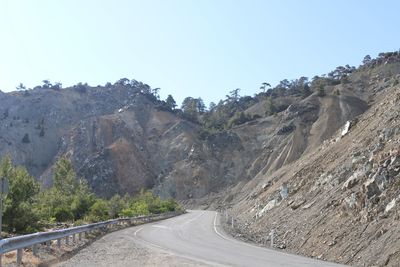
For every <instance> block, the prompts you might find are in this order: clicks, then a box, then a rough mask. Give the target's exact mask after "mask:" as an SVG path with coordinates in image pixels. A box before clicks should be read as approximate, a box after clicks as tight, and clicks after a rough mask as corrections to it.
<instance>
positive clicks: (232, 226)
mask: <svg viewBox="0 0 400 267" xmlns="http://www.w3.org/2000/svg"><path fill="white" fill-rule="evenodd" d="M231 218H232V220H231V223H232V228H233V216H232V217H231Z"/></svg>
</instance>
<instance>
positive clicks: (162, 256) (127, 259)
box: [57, 211, 340, 267]
mask: <svg viewBox="0 0 400 267" xmlns="http://www.w3.org/2000/svg"><path fill="white" fill-rule="evenodd" d="M57 266H62V267H71V266H74V267H76V266H96V267H101V266H142V267H143V266H179V267H181V266H186V267H204V266H252V267H257V266H263V267H265V266H267V267H268V266H273V267H275V266H304V267H306V266H307V267H315V266H340V265H338V264H334V263H329V262H324V261H318V260H314V259H309V258H305V257H301V256H296V255H292V254H287V253H284V252H281V251H277V250H271V249H267V248H262V247H258V246H255V245H251V244H247V243H244V242H242V241H238V240H235V239H233V238H232V237H229V236H228V235H226V234H225V233H224V232H223V231H222V228H221V227H220V224H219V216H218V215H217V213H216V212H213V211H190V212H189V213H187V214H184V215H181V216H178V217H174V218H171V219H168V220H164V221H159V222H155V223H149V224H144V225H141V226H136V227H131V228H126V229H123V230H120V231H116V232H113V233H110V234H107V235H105V236H104V237H102V238H101V239H99V240H97V241H96V242H94V243H93V244H91V245H90V246H88V247H86V248H84V249H83V250H81V251H80V252H79V253H78V254H76V255H75V256H73V257H72V258H70V259H69V260H67V261H65V262H62V263H59V264H57Z"/></svg>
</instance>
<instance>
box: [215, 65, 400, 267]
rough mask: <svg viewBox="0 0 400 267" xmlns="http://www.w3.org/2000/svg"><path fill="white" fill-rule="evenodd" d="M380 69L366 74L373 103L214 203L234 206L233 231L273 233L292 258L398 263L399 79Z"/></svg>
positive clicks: (261, 237)
mask: <svg viewBox="0 0 400 267" xmlns="http://www.w3.org/2000/svg"><path fill="white" fill-rule="evenodd" d="M381 70H382V71H383V72H381V73H376V71H379V69H374V70H372V71H370V73H369V74H370V75H373V76H372V77H374V78H371V79H369V78H368V79H367V80H368V82H369V83H368V85H367V86H365V87H364V91H367V90H369V91H370V94H369V96H368V98H369V99H370V100H372V101H370V108H369V109H368V110H367V111H365V112H364V113H362V114H360V115H359V116H357V117H355V118H354V119H353V120H351V121H350V122H349V123H345V124H343V127H342V128H341V129H339V130H338V131H336V132H335V134H334V135H332V136H330V137H328V138H326V139H325V141H324V142H323V144H322V145H320V146H318V147H315V149H312V150H309V152H310V153H305V154H304V155H303V156H302V157H301V158H299V159H298V160H296V161H294V162H292V163H290V164H287V165H285V166H283V167H282V168H279V169H278V170H277V171H272V172H269V173H265V174H263V173H260V174H258V175H257V176H256V178H255V179H253V180H251V181H249V182H248V183H246V184H242V185H240V187H234V188H232V189H231V191H230V194H231V196H232V199H233V200H232V201H230V202H229V203H226V202H223V201H221V202H219V205H220V208H222V209H226V206H227V205H228V206H230V205H232V203H233V208H231V209H230V210H229V212H230V214H238V216H235V215H234V219H235V220H237V227H236V229H235V231H236V234H239V235H244V236H245V238H247V239H250V240H252V241H254V242H260V243H264V242H266V241H268V243H269V239H270V237H269V233H270V232H271V231H272V230H273V231H275V240H276V246H277V247H279V248H282V249H283V248H285V249H287V250H290V251H293V252H296V253H301V254H304V255H308V256H313V257H318V258H322V259H327V260H330V261H336V262H341V263H346V264H350V265H355V266H385V265H388V266H398V265H399V264H400V251H399V247H400V243H399V237H400V231H399V229H400V228H399V226H400V224H399V223H400V221H399V205H398V202H399V201H400V199H399V197H400V184H399V181H400V180H399V178H400V90H399V89H400V87H399V86H398V85H397V82H396V79H397V78H398V77H399V76H398V75H397V78H393V76H391V74H390V75H389V76H386V77H385V73H386V74H387V72H386V71H387V69H386V70H385V68H382V69H381ZM353 78H354V79H358V77H353ZM363 78H364V79H365V78H366V77H363ZM353 84H354V83H353ZM340 87H341V88H339V89H340V90H352V91H354V88H351V87H348V88H342V86H340ZM360 89H361V88H360ZM341 97H343V94H340V96H339V98H341ZM328 101H329V100H328ZM345 110H346V109H345ZM324 127H325V129H326V126H324ZM320 131H321V129H319V130H318V131H317V132H319V133H320ZM214 205H215V204H214Z"/></svg>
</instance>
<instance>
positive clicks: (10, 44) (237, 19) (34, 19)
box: [0, 0, 400, 104]
mask: <svg viewBox="0 0 400 267" xmlns="http://www.w3.org/2000/svg"><path fill="white" fill-rule="evenodd" d="M399 10H400V1H395V0H393V1H385V0H380V1H376V0H358V1H356V0H336V1H323V0H304V1H299V0H276V1H268V0H260V1H256V0H196V1H194V0H142V1H134V0H109V1H105V0H104V1H103V0H0V89H1V90H2V91H11V90H15V86H16V85H17V84H18V83H19V82H22V83H24V84H25V85H26V86H28V87H33V86H35V85H38V84H41V81H42V80H43V79H50V80H51V81H52V82H57V81H60V82H62V83H63V85H64V86H68V85H73V84H76V83H78V82H88V83H89V84H90V85H97V84H105V83H106V82H107V81H110V82H114V81H116V80H118V79H119V78H122V77H127V78H130V79H131V78H134V79H136V80H140V81H143V82H145V83H148V84H149V85H150V86H152V87H160V88H161V95H162V97H165V96H166V95H167V94H172V95H174V96H175V98H176V99H177V100H178V102H179V103H180V102H181V101H182V100H183V98H184V97H185V96H193V97H199V96H201V97H202V98H203V99H204V100H205V102H206V104H208V102H210V101H217V100H218V99H220V98H223V97H224V96H225V95H226V94H227V92H228V91H230V90H232V89H235V88H241V89H242V94H243V95H244V94H247V95H253V94H254V93H256V92H258V90H259V89H258V88H259V87H260V83H262V82H264V81H266V82H269V83H271V84H276V83H277V82H279V81H280V80H282V79H285V78H288V79H294V78H298V77H300V76H308V77H312V76H314V75H316V74H323V73H326V72H328V71H330V70H332V69H334V68H335V67H336V66H339V65H345V64H350V65H355V66H358V65H359V63H360V62H361V60H362V58H363V57H364V56H365V55H366V54H370V55H371V56H376V55H377V54H378V53H379V52H384V51H394V50H398V49H399V48H400V28H399V25H400V16H399Z"/></svg>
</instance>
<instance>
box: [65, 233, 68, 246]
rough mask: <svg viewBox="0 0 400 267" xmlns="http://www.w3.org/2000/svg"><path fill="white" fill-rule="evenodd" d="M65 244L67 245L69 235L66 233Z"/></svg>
mask: <svg viewBox="0 0 400 267" xmlns="http://www.w3.org/2000/svg"><path fill="white" fill-rule="evenodd" d="M65 244H66V245H67V246H68V245H69V236H68V235H67V236H66V237H65Z"/></svg>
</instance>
